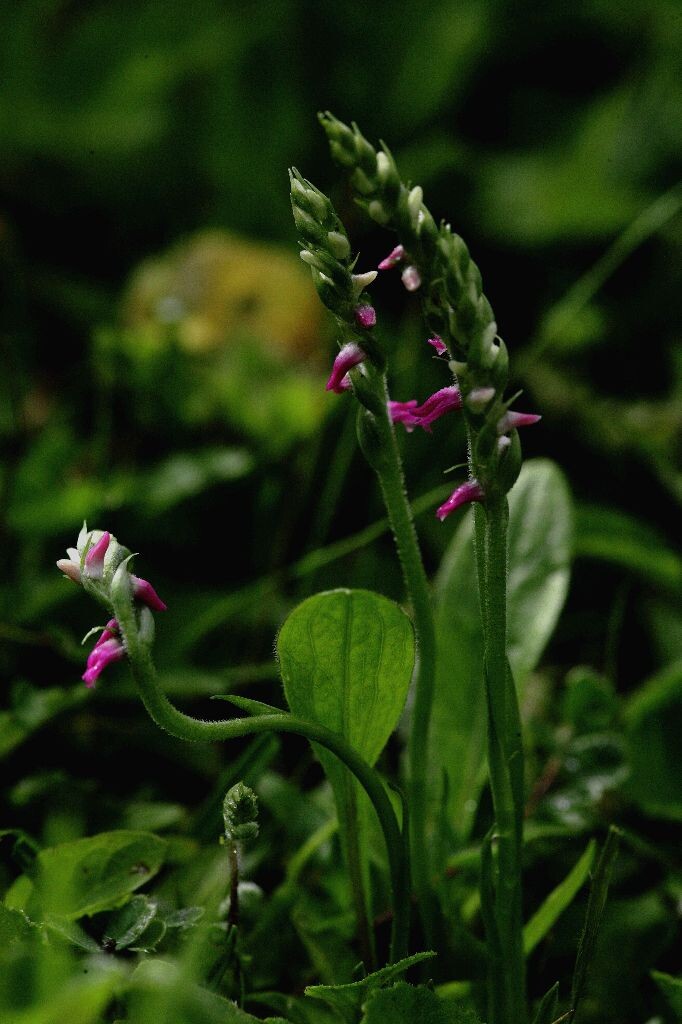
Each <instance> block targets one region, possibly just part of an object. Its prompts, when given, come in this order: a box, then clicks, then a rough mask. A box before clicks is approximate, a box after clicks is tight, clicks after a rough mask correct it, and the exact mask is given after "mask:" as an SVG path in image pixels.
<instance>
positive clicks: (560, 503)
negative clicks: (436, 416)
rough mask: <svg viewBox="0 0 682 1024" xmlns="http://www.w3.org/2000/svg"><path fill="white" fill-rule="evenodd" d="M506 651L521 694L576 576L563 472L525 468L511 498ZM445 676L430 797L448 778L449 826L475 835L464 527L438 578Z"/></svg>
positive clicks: (471, 646)
mask: <svg viewBox="0 0 682 1024" xmlns="http://www.w3.org/2000/svg"><path fill="white" fill-rule="evenodd" d="M509 508H510V526H509V578H508V586H507V592H508V603H509V610H508V646H509V661H510V663H511V668H512V672H513V674H514V678H515V680H516V685H517V687H520V688H522V687H523V684H524V680H525V678H526V676H527V675H528V673H529V672H530V671H532V669H533V668H534V667H535V666H536V665H537V663H538V661H539V659H540V657H541V655H542V652H543V650H544V648H545V646H546V644H547V641H548V640H549V638H550V636H551V634H552V632H553V630H554V627H555V625H556V622H557V619H558V617H559V613H560V612H561V609H562V607H563V604H564V601H565V598H566V593H567V590H568V581H569V575H570V559H571V544H572V529H573V521H572V507H571V498H570V494H569V491H568V486H567V484H566V481H565V478H564V476H563V473H562V472H561V470H560V469H559V468H558V466H556V465H555V464H554V463H553V462H550V461H549V460H547V459H533V460H531V461H529V462H527V463H526V464H525V465H524V467H523V469H522V471H521V476H520V477H519V480H518V482H517V483H516V485H515V486H514V487H513V489H512V491H511V493H510V495H509ZM436 602H437V603H436V631H437V642H438V668H437V676H436V697H435V701H434V708H433V720H432V729H431V756H430V773H431V779H432V798H433V800H434V803H435V801H437V800H438V787H439V786H441V785H442V778H443V772H446V773H447V778H448V788H449V800H448V811H449V816H450V820H451V822H452V824H453V826H454V827H455V829H456V830H457V831H458V832H459V833H460V835H461V836H462V837H466V835H468V833H469V831H470V828H471V824H472V820H473V815H474V812H475V809H476V798H477V795H478V792H479V790H480V787H481V784H482V779H483V765H484V760H485V735H486V710H485V697H484V690H483V639H482V634H481V623H480V614H479V604H478V588H477V584H476V569H475V562H474V549H473V523H472V520H471V517H470V516H468V515H467V517H466V518H465V519H464V521H463V522H462V523H461V524H460V526H459V527H458V529H457V532H456V534H455V536H454V538H453V540H452V543H451V545H450V547H449V548H448V550H447V552H446V554H445V557H444V558H443V562H442V564H441V567H440V570H439V573H438V576H437V579H436Z"/></svg>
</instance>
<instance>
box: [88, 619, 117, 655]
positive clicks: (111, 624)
mask: <svg viewBox="0 0 682 1024" xmlns="http://www.w3.org/2000/svg"><path fill="white" fill-rule="evenodd" d="M116 636H118V622H117V621H116V619H109V621H108V622H107V624H106V626H105V627H104V629H103V630H102V634H101V636H100V638H99V640H98V641H97V643H96V644H95V646H94V647H93V651H94V650H96V649H97V648H98V647H101V646H102V644H105V643H106V642H107V640H111V639H112V637H116Z"/></svg>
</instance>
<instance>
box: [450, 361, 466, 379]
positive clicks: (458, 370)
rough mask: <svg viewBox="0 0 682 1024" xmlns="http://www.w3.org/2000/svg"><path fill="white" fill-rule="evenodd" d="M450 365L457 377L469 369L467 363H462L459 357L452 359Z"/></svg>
mask: <svg viewBox="0 0 682 1024" xmlns="http://www.w3.org/2000/svg"><path fill="white" fill-rule="evenodd" d="M448 367H449V369H450V372H451V373H454V375H455V377H460V376H461V375H462V374H463V373H466V371H467V363H460V362H459V361H458V360H457V359H451V360H450V362H449V363H448Z"/></svg>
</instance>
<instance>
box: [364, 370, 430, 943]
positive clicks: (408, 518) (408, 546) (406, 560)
mask: <svg viewBox="0 0 682 1024" xmlns="http://www.w3.org/2000/svg"><path fill="white" fill-rule="evenodd" d="M381 391H382V413H381V414H380V415H379V414H377V415H376V424H377V428H378V430H379V434H380V437H381V452H382V456H383V458H382V459H381V460H379V462H378V463H377V465H376V466H375V469H376V472H377V476H378V478H379V483H380V486H381V492H382V495H383V498H384V503H385V505H386V511H387V513H388V519H389V523H390V525H391V529H392V531H393V536H394V538H395V544H396V548H397V550H398V557H399V559H400V565H401V567H402V572H403V580H404V583H405V590H406V591H407V596H408V598H409V601H410V604H411V606H412V617H413V623H414V631H415V637H416V641H417V664H416V671H415V680H414V705H413V708H412V723H411V730H410V737H409V741H408V760H409V806H410V845H411V851H412V856H411V867H412V873H413V878H414V885H415V890H416V893H417V899H418V902H419V907H420V914H421V917H422V922H423V925H424V929H425V932H426V936H427V939H428V940H429V942H431V941H432V940H433V927H434V913H435V907H434V902H433V891H432V885H431V865H430V856H429V846H428V836H427V779H428V749H429V745H428V744H429V727H430V722H431V708H432V705H433V698H434V687H435V672H436V634H435V626H434V618H433V605H432V601H431V593H430V589H429V584H428V580H427V578H426V572H425V570H424V563H423V561H422V556H421V551H420V548H419V541H418V539H417V532H416V530H415V527H414V521H413V518H412V510H411V508H410V504H409V502H408V499H407V493H406V490H405V478H404V475H403V468H402V461H401V458H400V453H399V451H398V445H397V442H396V437H395V431H394V429H393V423H392V422H391V420H390V417H389V415H388V407H387V397H388V396H387V394H386V384H385V378H383V377H382V378H381Z"/></svg>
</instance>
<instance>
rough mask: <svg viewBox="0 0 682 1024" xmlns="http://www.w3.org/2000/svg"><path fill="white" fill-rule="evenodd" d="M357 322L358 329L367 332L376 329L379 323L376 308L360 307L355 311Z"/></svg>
mask: <svg viewBox="0 0 682 1024" xmlns="http://www.w3.org/2000/svg"><path fill="white" fill-rule="evenodd" d="M355 322H356V324H357V325H358V327H362V328H364V329H365V330H367V329H368V328H369V327H374V326H375V325H376V322H377V314H376V310H375V308H374V306H358V307H357V309H356V310H355Z"/></svg>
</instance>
